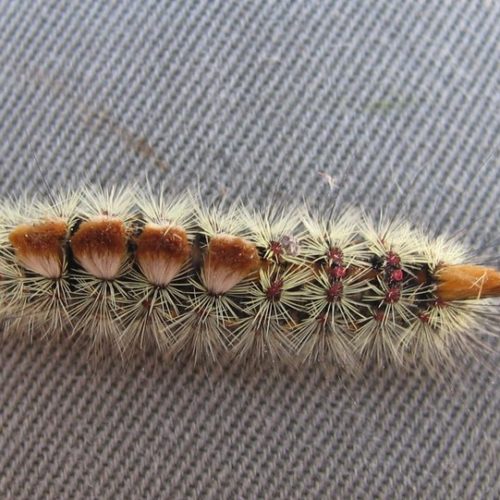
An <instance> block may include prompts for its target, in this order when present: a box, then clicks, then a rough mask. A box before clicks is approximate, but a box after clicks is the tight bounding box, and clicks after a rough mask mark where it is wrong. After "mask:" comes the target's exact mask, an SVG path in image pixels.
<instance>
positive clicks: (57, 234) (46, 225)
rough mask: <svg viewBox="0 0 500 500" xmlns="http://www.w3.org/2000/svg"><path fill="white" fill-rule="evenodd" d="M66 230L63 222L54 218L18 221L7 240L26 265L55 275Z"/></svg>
mask: <svg viewBox="0 0 500 500" xmlns="http://www.w3.org/2000/svg"><path fill="white" fill-rule="evenodd" d="M67 233H68V226H67V224H66V222H65V221H63V220H57V219H55V220H48V221H45V222H40V223H38V224H20V225H19V226H17V227H15V228H14V229H13V230H12V231H11V233H10V234H9V241H10V243H11V244H12V246H13V247H14V250H15V252H16V257H17V258H18V259H19V261H20V262H21V264H22V265H23V266H24V267H25V268H26V269H29V270H30V271H33V272H34V273H37V274H40V275H41V276H45V277H46V278H52V279H56V278H59V277H60V276H61V274H62V272H63V262H64V244H65V241H66V235H67Z"/></svg>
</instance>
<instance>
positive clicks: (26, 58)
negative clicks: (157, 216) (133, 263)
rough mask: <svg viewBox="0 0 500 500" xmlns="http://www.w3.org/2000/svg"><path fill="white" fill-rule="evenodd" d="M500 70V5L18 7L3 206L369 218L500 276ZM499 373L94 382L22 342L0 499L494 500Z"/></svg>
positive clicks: (154, 375) (113, 368) (10, 369)
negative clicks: (111, 203)
mask: <svg viewBox="0 0 500 500" xmlns="http://www.w3.org/2000/svg"><path fill="white" fill-rule="evenodd" d="M499 61H500V4H499V3H498V2H496V1H494V0H489V1H488V0H461V1H442V0H430V1H426V2H423V1H416V2H414V1H401V2H391V1H390V0H380V1H361V0H357V1H350V2H321V1H316V0H314V1H305V0H304V1H292V0H290V1H277V2H274V1H242V2H240V1H236V0H234V1H226V0H215V1H209V0H199V1H186V2H184V1H178V2H166V3H165V2H156V1H154V0H145V1H135V2H133V1H123V2H95V1H91V0H88V1H67V2H59V1H55V0H54V1H44V2H32V1H27V0H19V1H12V2H9V1H6V0H1V1H0V175H1V182H0V195H1V196H10V195H12V196H17V195H20V194H21V193H28V194H30V195H31V194H34V193H39V194H40V195H41V196H43V195H44V193H47V190H48V189H49V188H50V189H52V188H55V187H65V186H66V187H71V186H78V185H81V184H83V183H87V184H91V183H102V184H103V185H104V186H111V185H114V184H131V185H144V184H145V183H146V180H147V179H149V181H150V182H151V184H152V185H154V186H156V185H159V184H160V183H161V182H164V183H165V184H166V185H167V187H168V189H169V191H170V192H172V193H178V192H180V191H182V190H184V189H187V188H194V189H199V191H200V193H201V195H202V197H203V198H204V199H205V200H208V201H210V200H214V199H217V198H220V197H222V196H225V197H227V198H229V199H236V198H242V199H243V200H245V202H247V203H249V204H252V205H253V206H256V207H260V206H265V204H266V203H269V202H271V203H277V202H279V203H287V204H289V203H290V204H291V203H292V202H295V201H296V200H300V199H302V198H304V199H305V200H307V202H308V203H309V204H310V205H311V206H312V207H314V208H318V209H321V208H327V207H330V206H332V205H333V204H336V206H339V207H341V206H345V205H346V204H355V205H359V206H361V207H363V208H364V209H366V210H367V211H368V212H369V213H372V214H378V213H380V212H381V211H383V213H384V214H385V215H386V216H388V217H393V216H403V217H408V218H410V219H411V220H413V221H414V222H415V223H417V224H420V225H421V226H423V227H424V228H426V229H428V230H429V231H430V232H431V233H439V232H446V233H449V234H460V235H461V237H462V238H463V240H464V241H465V242H466V243H468V244H469V245H470V246H471V247H472V248H473V249H474V250H476V251H477V252H478V253H479V254H480V255H484V256H485V258H486V259H489V260H488V262H490V263H492V264H496V265H498V264H499V258H498V255H499V254H498V235H499V232H498V228H499V226H500V211H499V210H498V200H499V199H500V182H499V179H500V151H499V150H500V113H499V110H500V70H499ZM487 333H488V332H484V331H483V332H478V334H480V335H483V336H484V335H485V334H487ZM497 333H498V332H497ZM487 342H489V343H490V345H491V346H492V347H493V348H494V349H496V353H498V341H496V340H495V339H494V338H489V339H488V340H487ZM486 358H487V363H489V364H491V365H493V367H494V369H489V368H488V366H487V363H485V362H483V360H481V359H480V360H472V359H471V360H466V361H464V362H463V363H461V365H460V366H459V368H458V369H459V376H458V377H457V379H454V380H452V381H451V382H444V381H439V380H435V379H432V378H431V377H429V376H428V375H426V374H423V373H414V374H401V373H397V372H394V371H392V370H390V369H389V370H387V371H385V372H378V371H375V370H373V371H369V372H368V373H366V374H365V375H364V376H363V377H361V378H360V379H350V378H336V377H330V376H327V375H326V376H325V374H324V373H323V372H322V371H321V370H320V369H317V368H310V369H304V370H298V371H296V372H293V371H290V370H287V369H284V368H280V367H262V369H259V370H254V371H251V370H244V369H239V368H231V369H228V370H215V369H207V370H204V369H203V368H199V369H193V368H192V367H190V366H187V365H182V364H178V363H177V364H173V365H166V364H162V363H159V362H158V361H156V360H151V359H141V360H135V361H134V362H131V363H130V365H128V366H123V365H122V364H120V363H119V362H117V361H112V362H109V363H106V364H105V365H104V366H98V367H95V366H93V365H92V364H91V363H89V361H88V360H87V359H86V357H85V356H84V355H82V353H81V352H78V351H77V350H75V349H74V348H72V347H71V346H68V345H66V344H65V343H64V342H62V343H52V344H49V345H45V344H43V343H39V342H34V343H31V344H28V343H25V342H22V341H20V340H16V339H8V340H5V341H3V342H2V344H1V349H0V449H1V450H2V453H1V454H0V496H1V497H2V498H15V499H24V498H26V499H28V498H214V499H215V498H216V499H219V498H228V499H231V498H242V499H247V498H248V499H253V498H273V499H274V498H282V499H292V498H301V499H302V498H435V499H442V498H443V499H444V498H491V499H493V498H499V497H500V480H499V478H500V464H499V460H498V457H499V456H500V443H499V435H500V419H499V414H500V390H499V383H498V382H499V377H498V370H496V367H497V366H498V361H499V357H498V354H490V355H486Z"/></svg>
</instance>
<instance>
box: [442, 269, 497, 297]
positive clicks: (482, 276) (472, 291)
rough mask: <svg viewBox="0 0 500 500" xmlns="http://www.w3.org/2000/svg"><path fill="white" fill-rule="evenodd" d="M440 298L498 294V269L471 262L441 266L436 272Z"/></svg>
mask: <svg viewBox="0 0 500 500" xmlns="http://www.w3.org/2000/svg"><path fill="white" fill-rule="evenodd" d="M436 278H437V281H438V285H437V295H438V297H439V298H440V299H441V300H444V301H450V300H464V299H479V298H484V297H499V296H500V271H497V270H496V269H492V268H488V267H483V266H475V265H471V264H463V265H452V266H442V267H440V268H439V269H438V271H437V273H436Z"/></svg>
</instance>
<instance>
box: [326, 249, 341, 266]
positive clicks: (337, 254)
mask: <svg viewBox="0 0 500 500" xmlns="http://www.w3.org/2000/svg"><path fill="white" fill-rule="evenodd" d="M327 256H328V258H329V259H330V260H331V261H332V263H333V264H342V261H343V259H344V253H343V252H342V250H341V249H340V248H338V247H332V248H330V249H329V250H328V252H327Z"/></svg>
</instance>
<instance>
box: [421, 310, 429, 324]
mask: <svg viewBox="0 0 500 500" xmlns="http://www.w3.org/2000/svg"><path fill="white" fill-rule="evenodd" d="M418 319H419V320H420V321H421V322H422V323H429V321H430V320H431V318H430V316H429V314H428V313H426V312H423V311H422V312H420V313H418Z"/></svg>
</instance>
